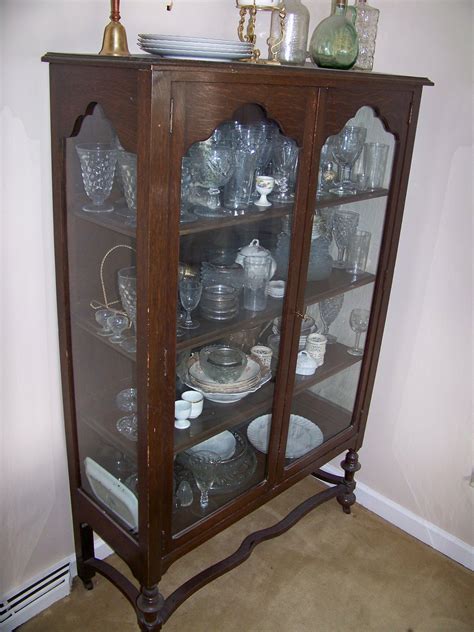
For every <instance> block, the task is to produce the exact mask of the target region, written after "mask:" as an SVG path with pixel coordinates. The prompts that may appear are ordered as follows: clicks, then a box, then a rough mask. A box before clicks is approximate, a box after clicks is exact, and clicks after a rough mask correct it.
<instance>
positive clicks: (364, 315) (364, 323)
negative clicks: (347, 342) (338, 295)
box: [347, 308, 370, 356]
mask: <svg viewBox="0 0 474 632" xmlns="http://www.w3.org/2000/svg"><path fill="white" fill-rule="evenodd" d="M369 319H370V312H369V310H368V309H360V308H356V309H353V310H352V312H351V315H350V318H349V323H350V325H351V329H352V331H355V335H356V338H355V343H354V346H353V347H350V348H349V349H348V350H347V353H350V354H351V355H353V356H362V355H364V350H363V349H361V348H360V335H361V334H362V333H364V332H365V331H367V329H368V327H369Z"/></svg>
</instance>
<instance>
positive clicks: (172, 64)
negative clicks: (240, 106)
mask: <svg viewBox="0 0 474 632" xmlns="http://www.w3.org/2000/svg"><path fill="white" fill-rule="evenodd" d="M42 61H46V62H49V63H52V64H75V65H84V66H103V67H109V66H111V65H113V66H116V67H120V68H130V69H134V70H150V71H153V70H155V71H175V72H179V71H194V72H195V71H196V70H202V71H207V70H208V71H212V72H226V71H227V72H229V71H230V72H232V73H238V74H241V75H252V74H255V73H258V74H259V75H260V76H263V75H264V74H265V73H266V74H267V75H272V76H275V75H277V76H280V77H281V78H282V79H285V78H287V79H289V78H290V76H291V77H292V78H300V79H302V80H305V81H307V80H310V81H311V83H313V82H314V83H317V82H318V81H322V82H327V81H331V82H332V81H338V82H340V81H343V80H346V81H348V86H347V87H350V83H352V82H354V83H361V82H366V81H370V82H371V83H372V82H377V81H383V82H384V83H385V82H393V83H396V84H398V85H399V84H400V83H409V84H418V85H434V84H433V83H432V82H431V81H430V80H429V79H428V78H426V77H410V76H403V75H389V74H382V73H374V72H370V73H366V72H360V71H350V70H349V71H343V70H326V69H321V68H317V67H316V66H314V65H312V64H306V65H304V66H284V65H281V66H274V65H271V64H250V63H248V62H231V63H228V62H213V61H205V60H203V61H192V60H185V59H160V58H159V57H152V56H150V55H130V56H129V57H107V56H102V55H86V54H73V53H46V54H45V55H44V56H43V58H42ZM349 82H350V83H349Z"/></svg>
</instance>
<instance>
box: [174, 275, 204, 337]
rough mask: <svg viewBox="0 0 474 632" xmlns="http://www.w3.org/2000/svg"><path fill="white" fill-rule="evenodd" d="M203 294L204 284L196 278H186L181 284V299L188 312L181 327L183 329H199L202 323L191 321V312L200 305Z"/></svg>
mask: <svg viewBox="0 0 474 632" xmlns="http://www.w3.org/2000/svg"><path fill="white" fill-rule="evenodd" d="M201 294H202V283H200V282H199V281H198V280H197V279H194V278H189V277H187V278H184V279H182V280H181V281H180V282H179V298H180V299H181V305H182V306H183V307H184V309H185V310H186V319H185V321H184V323H181V324H180V325H179V326H180V327H182V328H183V329H197V328H198V327H200V323H199V322H198V321H197V320H195V321H193V320H192V319H191V312H192V311H193V309H196V307H197V306H198V305H199V301H200V300H201Z"/></svg>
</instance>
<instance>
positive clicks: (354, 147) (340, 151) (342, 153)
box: [329, 125, 367, 195]
mask: <svg viewBox="0 0 474 632" xmlns="http://www.w3.org/2000/svg"><path fill="white" fill-rule="evenodd" d="M366 136H367V129H366V128H365V127H356V126H355V125H347V126H346V127H344V129H343V130H342V131H341V132H339V134H338V135H337V136H335V137H334V144H333V145H332V153H333V156H334V158H335V159H336V160H337V162H338V163H339V165H340V166H341V180H340V181H339V182H338V184H337V186H336V187H334V188H331V189H329V191H330V193H336V194H337V195H354V194H355V193H357V189H356V188H355V186H354V183H353V182H352V181H351V171H352V167H353V165H354V163H355V161H356V160H357V158H358V157H359V155H360V153H361V151H362V149H363V148H364V143H365V137H366Z"/></svg>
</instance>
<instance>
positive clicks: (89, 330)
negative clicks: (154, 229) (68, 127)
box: [66, 106, 138, 533]
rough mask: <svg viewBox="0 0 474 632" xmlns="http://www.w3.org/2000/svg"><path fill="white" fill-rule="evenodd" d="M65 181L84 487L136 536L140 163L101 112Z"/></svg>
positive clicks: (81, 138) (70, 148)
mask: <svg viewBox="0 0 474 632" xmlns="http://www.w3.org/2000/svg"><path fill="white" fill-rule="evenodd" d="M66 182H67V195H66V200H67V231H68V253H69V290H70V309H71V342H72V367H73V376H74V395H75V400H76V420H77V435H78V446H79V460H80V467H81V485H82V487H83V489H84V490H85V491H86V493H88V494H89V495H91V496H92V497H93V498H94V500H95V501H97V502H99V503H100V504H101V506H102V507H104V508H105V509H106V511H107V512H108V513H109V514H110V515H111V516H113V517H114V518H115V519H117V521H118V522H120V523H121V524H122V525H123V526H125V527H126V528H127V529H129V530H130V531H132V532H135V533H136V532H137V528H138V499H137V489H136V480H137V475H136V472H137V455H136V445H137V444H136V441H137V416H136V415H137V393H136V361H135V343H136V339H135V319H136V305H137V300H136V268H135V254H136V253H135V250H136V242H135V226H136V156H135V155H134V154H131V153H128V152H126V151H124V150H123V149H122V147H121V145H120V141H119V139H118V137H117V134H116V133H115V130H114V129H113V127H112V125H111V123H110V122H109V121H108V120H107V119H106V118H105V117H104V115H103V112H102V110H101V108H100V106H96V107H95V108H94V112H93V114H92V115H90V116H86V117H85V118H84V121H83V123H82V126H81V130H80V133H79V134H78V136H76V137H73V138H69V139H67V141H66Z"/></svg>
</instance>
